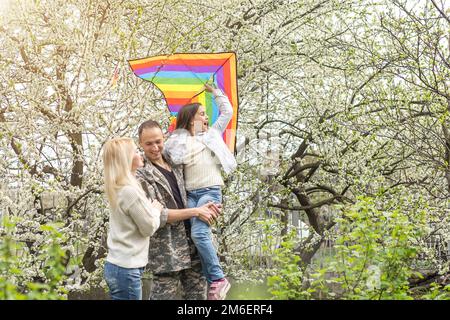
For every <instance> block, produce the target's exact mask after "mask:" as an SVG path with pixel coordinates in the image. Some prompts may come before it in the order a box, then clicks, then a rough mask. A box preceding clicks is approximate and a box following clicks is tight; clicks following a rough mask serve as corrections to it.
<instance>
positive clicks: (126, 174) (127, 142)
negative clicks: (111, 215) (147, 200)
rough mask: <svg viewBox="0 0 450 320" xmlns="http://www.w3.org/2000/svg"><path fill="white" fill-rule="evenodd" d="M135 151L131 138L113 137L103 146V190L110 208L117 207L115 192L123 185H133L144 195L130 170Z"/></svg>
mask: <svg viewBox="0 0 450 320" xmlns="http://www.w3.org/2000/svg"><path fill="white" fill-rule="evenodd" d="M135 151H136V144H135V143H134V141H133V139H131V138H114V139H111V140H108V141H107V142H106V143H105V145H104V146H103V166H104V181H105V191H106V195H107V197H108V200H109V203H110V205H111V207H112V208H115V207H117V192H118V191H119V190H120V189H121V188H122V187H124V186H127V185H128V186H132V187H135V188H136V190H137V192H138V193H139V194H140V195H141V196H143V195H144V194H143V190H142V188H141V187H140V186H139V183H138V182H137V180H136V178H135V177H134V176H133V174H132V172H131V169H132V165H133V157H134V154H135Z"/></svg>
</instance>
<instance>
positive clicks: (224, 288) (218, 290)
mask: <svg viewBox="0 0 450 320" xmlns="http://www.w3.org/2000/svg"><path fill="white" fill-rule="evenodd" d="M230 288H231V284H230V282H229V281H228V280H227V278H222V279H220V280H216V281H213V282H212V283H211V286H210V287H209V292H208V300H225V297H226V296H227V292H228V290H230Z"/></svg>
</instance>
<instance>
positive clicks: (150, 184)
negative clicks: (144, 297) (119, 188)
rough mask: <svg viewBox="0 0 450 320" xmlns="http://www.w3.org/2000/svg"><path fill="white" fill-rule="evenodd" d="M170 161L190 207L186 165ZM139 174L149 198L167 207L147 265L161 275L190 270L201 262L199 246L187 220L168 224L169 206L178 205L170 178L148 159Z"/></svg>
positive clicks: (151, 244)
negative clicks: (178, 164) (188, 228)
mask: <svg viewBox="0 0 450 320" xmlns="http://www.w3.org/2000/svg"><path fill="white" fill-rule="evenodd" d="M166 162H167V163H169V164H170V165H171V167H172V171H173V173H174V174H175V178H176V180H177V183H178V188H179V189H180V194H181V197H182V200H183V204H184V206H185V207H186V204H187V199H186V189H185V187H184V179H183V168H182V167H181V166H173V165H172V162H171V161H168V160H167V158H166ZM136 176H137V179H138V180H139V182H140V183H141V185H142V187H143V189H144V191H145V192H146V194H147V197H148V198H150V199H151V200H154V199H156V200H158V201H159V202H160V203H161V204H162V205H163V206H164V209H163V210H162V212H161V223H160V227H159V229H158V230H157V231H156V232H155V234H154V235H153V236H151V237H150V247H149V256H148V260H149V262H148V265H147V268H148V269H149V270H150V271H151V272H153V273H154V274H160V273H167V272H174V271H179V270H183V269H189V268H191V267H192V264H193V263H194V264H197V263H200V260H199V257H198V254H197V250H196V248H195V245H194V243H193V242H192V240H191V239H190V237H188V236H187V234H186V228H185V226H184V222H183V221H177V222H173V223H167V208H176V207H177V205H176V202H175V199H174V197H173V194H172V189H171V188H170V185H169V182H168V181H167V179H166V178H165V177H164V175H163V174H162V173H161V172H160V171H159V170H158V169H157V168H156V167H155V166H154V165H153V164H152V163H151V162H150V161H149V160H148V159H145V165H144V167H143V168H140V169H138V170H137V175H136Z"/></svg>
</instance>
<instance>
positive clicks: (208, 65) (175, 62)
mask: <svg viewBox="0 0 450 320" xmlns="http://www.w3.org/2000/svg"><path fill="white" fill-rule="evenodd" d="M128 62H129V64H130V67H131V69H132V70H133V72H134V74H135V75H137V76H138V77H139V78H141V79H144V80H146V81H150V82H152V83H153V84H154V85H155V86H156V87H158V89H159V90H161V92H162V93H163V95H164V97H165V99H166V102H167V105H168V107H169V111H170V115H171V116H170V127H169V131H173V130H174V128H175V124H176V116H177V114H178V111H179V110H180V109H181V107H182V106H184V105H185V104H188V103H192V102H199V103H201V104H202V105H204V106H205V109H206V113H207V114H208V118H209V125H212V124H213V123H214V122H215V121H216V119H217V117H218V116H219V109H218V107H217V105H216V103H215V101H214V98H213V96H212V94H211V93H209V92H206V91H204V85H205V83H207V82H208V83H209V84H211V83H214V84H215V85H216V86H217V88H219V89H222V91H223V92H224V93H225V94H226V95H227V97H228V99H229V100H230V102H231V105H232V106H233V118H232V119H231V121H230V123H229V124H228V127H227V129H226V130H225V132H224V134H223V138H224V141H225V143H226V144H227V146H228V148H229V149H230V151H231V152H234V151H235V144H236V129H237V114H238V96H237V77H236V54H235V53H233V52H227V53H211V54H210V53H178V54H172V55H167V56H156V57H150V58H144V59H137V60H129V61H128Z"/></svg>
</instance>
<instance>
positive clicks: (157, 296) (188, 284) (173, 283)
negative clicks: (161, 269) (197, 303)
mask: <svg viewBox="0 0 450 320" xmlns="http://www.w3.org/2000/svg"><path fill="white" fill-rule="evenodd" d="M206 290H207V282H206V278H205V277H204V276H203V274H202V272H201V267H200V268H196V267H193V268H190V269H184V270H180V271H175V272H168V273H160V274H154V275H153V283H152V287H151V289H150V300H177V299H183V300H206Z"/></svg>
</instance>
